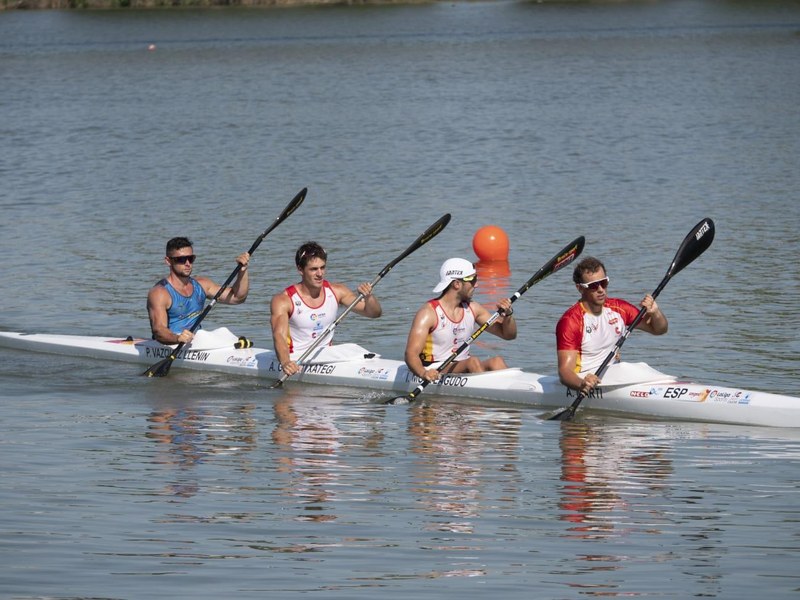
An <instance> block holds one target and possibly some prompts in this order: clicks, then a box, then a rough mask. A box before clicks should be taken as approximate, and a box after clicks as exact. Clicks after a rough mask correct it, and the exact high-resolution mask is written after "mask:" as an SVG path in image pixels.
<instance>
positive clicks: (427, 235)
mask: <svg viewBox="0 0 800 600" xmlns="http://www.w3.org/2000/svg"><path fill="white" fill-rule="evenodd" d="M449 222H450V213H447V214H445V215H443V216H442V217H441V218H440V219H439V220H438V221H436V222H435V223H434V224H433V225H431V226H430V227H428V228H427V229H426V230H425V231H424V232H423V233H422V235H420V236H419V237H418V238H417V239H416V240H414V242H413V243H412V244H411V245H410V246H409V247H408V248H406V249H405V251H404V252H403V253H402V254H401V255H400V256H398V257H397V258H395V259H394V260H393V261H392V262H390V263H389V264H388V265H386V266H385V267H383V269H382V270H381V272H380V273H378V276H377V277H376V278H375V279H373V280H372V284H371V285H372V287H375V286H376V285H377V283H378V282H379V281H380V280H381V279H383V278H384V277H385V276H386V274H387V273H389V271H391V270H392V269H393V268H394V266H395V265H396V264H397V263H399V262H400V261H401V260H403V259H404V258H405V257H407V256H408V255H409V254H411V253H412V252H414V251H415V250H417V249H419V248H420V247H421V246H423V245H425V244H427V243H428V242H429V241H431V240H432V239H433V238H435V237H436V236H437V235H439V233H441V231H442V230H443V229H444V228H445V227H447V224H448V223H449ZM363 299H364V294H362V293H360V292H359V294H358V297H357V298H356V299H355V300H353V301H352V302H351V303H350V306H348V307H347V308H345V309H344V311H343V312H342V314H341V315H339V316H338V317H337V319H336V320H335V321H334V322H333V323H331V324H330V325H328V327H326V328H325V331H323V332H322V333H321V334H320V335H319V336H318V337H317V339H315V340H314V343H313V344H311V345H310V346H309V347H308V349H307V350H306V351H305V352H303V354H302V355H301V356H300V358H298V359H297V360H296V361H295V362H297V363H298V364H302V362H303V361H304V360H305V359H306V358H308V357H309V356H311V353H312V352H313V351H314V350H316V349H317V347H318V346H319V345H320V344H321V343H322V342H323V340H325V338H327V337H328V336H329V335H330V333H331V332H332V331H333V330H334V329H336V326H337V325H338V324H339V323H340V322H341V321H342V319H344V318H345V317H346V316H347V314H348V313H349V312H350V311H351V310H353V308H354V307H355V305H356V304H358V303H359V302H361V300H363ZM287 379H289V375H287V374H286V373H284V374H283V375H282V376H281V378H280V379H279V380H278V381H276V382H275V383H273V384H272V385H271V386H270V387H271V388H277V387H280V386H282V385H283V382H284V381H286V380H287Z"/></svg>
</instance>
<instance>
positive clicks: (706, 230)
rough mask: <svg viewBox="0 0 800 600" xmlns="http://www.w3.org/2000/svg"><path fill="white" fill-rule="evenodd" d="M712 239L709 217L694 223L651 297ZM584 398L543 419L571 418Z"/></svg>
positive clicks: (606, 361)
mask: <svg viewBox="0 0 800 600" xmlns="http://www.w3.org/2000/svg"><path fill="white" fill-rule="evenodd" d="M712 241H714V222H713V221H712V220H711V219H703V220H702V221H700V223H698V224H697V225H695V227H694V229H693V230H692V231H691V232H689V234H688V235H687V236H686V237H685V238H684V240H683V242H682V243H681V246H680V248H678V251H677V252H676V253H675V258H674V259H673V260H672V264H670V266H669V269H667V273H666V275H664V278H663V279H662V280H661V283H659V284H658V287H656V289H655V290H654V291H653V293H652V294H651V296H652V297H653V299H654V300H655V299H656V298H657V297H658V295H659V294H660V293H661V290H663V289H664V287H665V286H666V285H667V283H669V280H670V279H672V277H673V276H675V275H676V274H677V273H678V272H679V271H681V270H682V269H683V268H684V267H686V266H687V265H689V263H691V262H692V261H693V260H694V259H696V258H697V257H698V256H700V255H701V254H702V253H703V252H705V251H706V249H707V248H708V247H709V246H710V245H711V242H712ZM646 312H647V309H646V308H644V307H642V308H641V309H639V312H638V313H637V314H636V317H635V318H634V319H633V321H631V324H630V325H628V327H626V328H625V331H624V332H623V333H622V335H621V336H620V337H619V339H618V340H617V341H616V343H615V344H614V347H613V348H612V349H611V351H610V352H609V353H608V355H607V356H606V357H605V359H604V360H603V362H602V363H601V364H600V366H599V367H598V368H597V370H596V371H595V373H594V374H595V375H596V376H597V377H598V378H599V377H602V376H603V374H604V373H605V372H606V369H608V366H609V365H610V364H611V361H612V360H614V357H615V356H616V355H617V353H618V352H619V351H620V349H621V348H622V345H623V344H624V343H625V340H627V339H628V336H629V335H630V334H631V332H632V331H633V330H634V329H636V327H637V325H639V323H640V322H641V320H642V318H643V317H644V315H645V313H646ZM584 398H586V394H584V393H583V392H578V395H577V397H576V398H575V400H573V402H572V404H571V405H570V406H568V407H567V408H565V409H563V410H559V411H557V412H556V413H554V414H552V415H550V416H548V417H546V418H545V420H547V421H553V420H558V421H567V420H569V419H571V418H572V417H573V416H574V415H575V411H576V410H577V409H578V407H579V406H580V405H581V402H583V399H584Z"/></svg>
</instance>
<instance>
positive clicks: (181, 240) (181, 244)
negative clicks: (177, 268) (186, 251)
mask: <svg viewBox="0 0 800 600" xmlns="http://www.w3.org/2000/svg"><path fill="white" fill-rule="evenodd" d="M192 246H194V244H193V243H192V240H190V239H189V238H187V237H174V238H172V239H171V240H170V241H168V242H167V256H169V253H170V252H175V251H176V250H180V249H181V248H191V247H192Z"/></svg>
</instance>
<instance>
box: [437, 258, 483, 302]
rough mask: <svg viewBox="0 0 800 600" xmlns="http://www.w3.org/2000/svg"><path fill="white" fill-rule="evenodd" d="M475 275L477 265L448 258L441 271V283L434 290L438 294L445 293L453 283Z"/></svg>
mask: <svg viewBox="0 0 800 600" xmlns="http://www.w3.org/2000/svg"><path fill="white" fill-rule="evenodd" d="M474 274H475V265H473V264H472V263H471V262H469V261H468V260H466V259H464V258H448V259H447V260H446V261H444V263H443V264H442V268H441V269H439V283H437V284H436V287H435V288H433V291H434V292H436V293H437V294H438V293H440V292H443V291H444V290H445V288H447V286H448V285H450V282H451V281H455V280H456V279H464V277H469V276H470V275H474Z"/></svg>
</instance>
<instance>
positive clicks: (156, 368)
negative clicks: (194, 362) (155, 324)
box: [142, 188, 308, 377]
mask: <svg viewBox="0 0 800 600" xmlns="http://www.w3.org/2000/svg"><path fill="white" fill-rule="evenodd" d="M307 192H308V188H303V189H302V190H300V191H299V192H298V193H297V195H296V196H295V197H294V198H292V201H291V202H289V204H287V205H286V208H284V209H283V212H282V213H281V214H280V215H278V218H277V219H275V221H274V222H273V223H272V225H270V226H269V227H268V228H267V229H266V231H264V233H262V234H261V235H260V236H258V238H257V239H256V241H255V242H253V245H252V246H250V250H248V253H249V254H250V256H252V255H253V252H255V251H256V248H258V246H259V245H260V244H261V242H262V240H263V239H264V238H265V237H267V234H269V232H270V231H272V230H273V229H275V228H276V227H277V226H278V225H280V224H281V223H283V222H284V221H285V220H286V219H287V218H288V217H289V215H291V214H292V213H293V212H294V211H295V210H297V208H298V207H299V206H300V205H301V204H302V203H303V200H305V199H306V193H307ZM241 269H242V265H240V264H237V265H236V268H235V269H234V270H233V273H231V274H230V276H229V277H228V279H226V280H225V283H223V284H222V286H221V287H220V288H219V290H217V293H216V294H214V297H213V298H212V299H211V302H209V303H208V304H207V305H206V307H205V308H204V309H203V312H201V313H200V316H199V317H197V320H196V321H195V322H194V325H192V327H191V328H190V329H189V331H191V332H192V333H194V332H195V331H196V330H197V328H198V327H199V326H200V323H201V322H202V320H203V319H205V317H206V315H207V314H208V312H209V311H210V310H211V309H212V308H213V307H214V305H215V304H216V303H217V299H218V298H219V296H220V294H221V293H222V291H223V290H224V289H225V288H226V287H228V286H229V285H230V284H231V282H232V281H233V280H234V278H235V277H236V276H237V275H238V274H239V271H241ZM184 345H185V344H184V343H183V342H180V343H179V344H178V345H177V346H175V349H174V350H173V351H172V352H171V353H170V355H169V356H168V357H167V358H165V359H164V360H161V361H159V362H157V363H156V364H154V365H153V366H152V367H150V368H149V369H147V371H145V372H144V373H142V375H147V376H148V377H164V376H165V375H166V374H167V373H169V370H170V367H172V362H173V361H174V360H175V358H176V357H177V356H178V352H180V351H181V348H183V346H184Z"/></svg>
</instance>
